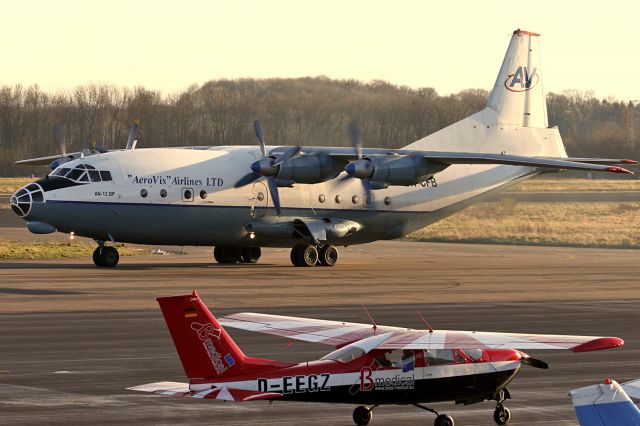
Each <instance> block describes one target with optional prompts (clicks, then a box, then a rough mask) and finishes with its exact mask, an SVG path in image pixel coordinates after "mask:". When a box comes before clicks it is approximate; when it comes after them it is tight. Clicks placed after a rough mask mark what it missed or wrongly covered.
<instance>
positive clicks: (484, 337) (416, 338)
mask: <svg viewBox="0 0 640 426" xmlns="http://www.w3.org/2000/svg"><path fill="white" fill-rule="evenodd" d="M220 324H222V325H223V326H224V327H231V328H239V329H242V330H247V331H256V332H259V333H265V334H271V335H276V336H281V337H286V338H289V339H294V340H302V341H306V342H316V343H323V344H326V345H331V346H336V347H341V346H344V345H347V344H349V343H353V342H356V341H358V340H362V339H366V338H368V337H371V336H375V335H380V334H384V333H392V335H391V337H389V338H388V339H386V340H384V342H383V343H381V345H380V346H379V347H378V348H380V349H518V350H529V349H570V350H573V351H574V352H587V351H594V350H600V349H609V348H615V347H618V346H622V345H623V344H624V341H623V340H622V339H620V338H617V337H597V336H572V335H552V334H522V333H494V332H479V331H456V330H434V331H430V330H413V329H407V328H400V327H388V326H379V325H378V326H376V327H375V328H374V327H373V326H372V325H371V324H359V323H351V322H340V321H328V320H318V319H311V318H300V317H287V316H281V315H267V314H256V313H238V314H233V315H229V316H226V317H223V318H221V319H220Z"/></svg>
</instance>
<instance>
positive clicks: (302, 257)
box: [291, 244, 338, 266]
mask: <svg viewBox="0 0 640 426" xmlns="http://www.w3.org/2000/svg"><path fill="white" fill-rule="evenodd" d="M337 261H338V249H336V248H335V246H332V245H331V244H325V245H323V246H320V249H318V248H316V246H313V245H311V244H298V245H297V246H295V247H294V248H292V249H291V263H293V266H316V265H320V266H333V265H335V264H336V262H337Z"/></svg>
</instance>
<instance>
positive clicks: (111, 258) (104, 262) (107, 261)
mask: <svg viewBox="0 0 640 426" xmlns="http://www.w3.org/2000/svg"><path fill="white" fill-rule="evenodd" d="M99 258H100V265H99V266H104V267H107V268H113V267H114V266H116V265H117V264H118V261H120V254H118V250H116V248H115V247H102V250H101V251H100V254H99Z"/></svg>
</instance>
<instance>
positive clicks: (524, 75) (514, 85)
mask: <svg viewBox="0 0 640 426" xmlns="http://www.w3.org/2000/svg"><path fill="white" fill-rule="evenodd" d="M538 80H540V77H539V76H538V68H534V69H533V70H531V74H529V70H528V69H527V67H518V68H517V69H516V72H514V73H513V74H509V75H508V76H507V79H506V80H505V81H504V87H506V88H507V90H510V91H512V92H526V91H527V90H531V89H533V88H534V87H535V86H536V84H538Z"/></svg>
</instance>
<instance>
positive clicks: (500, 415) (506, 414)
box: [493, 405, 511, 425]
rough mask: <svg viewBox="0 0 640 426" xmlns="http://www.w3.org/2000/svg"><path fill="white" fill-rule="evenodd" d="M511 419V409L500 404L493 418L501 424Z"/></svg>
mask: <svg viewBox="0 0 640 426" xmlns="http://www.w3.org/2000/svg"><path fill="white" fill-rule="evenodd" d="M510 419H511V411H509V409H508V408H507V407H503V406H502V405H498V406H497V407H496V411H494V412H493V420H495V421H496V423H497V424H499V425H506V424H507V423H509V420H510Z"/></svg>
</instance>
